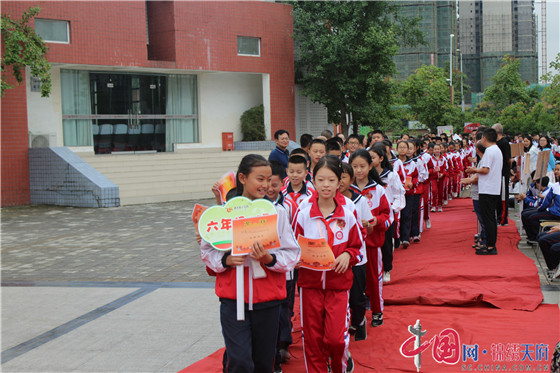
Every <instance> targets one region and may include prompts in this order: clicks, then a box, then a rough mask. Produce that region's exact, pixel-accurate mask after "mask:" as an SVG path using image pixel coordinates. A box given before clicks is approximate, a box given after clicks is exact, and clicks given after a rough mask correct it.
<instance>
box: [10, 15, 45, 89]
mask: <svg viewBox="0 0 560 373" xmlns="http://www.w3.org/2000/svg"><path fill="white" fill-rule="evenodd" d="M39 11H40V8H39V7H33V8H29V9H28V10H27V11H25V12H24V13H23V16H22V18H21V20H14V19H12V18H11V17H10V16H9V15H7V14H2V44H3V47H4V56H3V57H2V84H1V89H2V91H1V93H2V97H4V94H5V93H6V91H7V90H8V89H11V88H13V87H14V86H13V85H10V84H9V83H8V82H7V80H6V75H7V74H8V71H7V69H8V67H11V70H12V72H13V75H14V78H15V79H16V81H17V82H18V84H19V83H21V82H22V81H23V72H22V71H24V70H25V67H26V66H28V67H29V68H30V69H31V75H32V76H36V77H38V78H39V79H41V96H42V97H48V96H49V94H50V91H51V84H52V83H51V75H50V68H51V65H50V63H49V62H48V61H47V59H46V57H45V55H46V53H47V51H48V48H47V46H46V45H45V42H44V41H43V39H41V37H40V36H39V35H37V33H36V32H35V30H34V29H33V28H32V27H31V26H29V25H28V22H29V21H30V20H31V19H32V18H33V17H34V16H36V15H37V14H38V13H39Z"/></svg>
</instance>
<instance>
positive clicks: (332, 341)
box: [294, 192, 362, 373]
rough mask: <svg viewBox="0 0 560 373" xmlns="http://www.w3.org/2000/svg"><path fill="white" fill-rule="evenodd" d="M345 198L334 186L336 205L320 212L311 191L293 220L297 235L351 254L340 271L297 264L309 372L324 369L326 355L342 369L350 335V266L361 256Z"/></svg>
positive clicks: (352, 214)
mask: <svg viewBox="0 0 560 373" xmlns="http://www.w3.org/2000/svg"><path fill="white" fill-rule="evenodd" d="M341 198H342V199H341ZM344 198H345V197H344V196H343V195H342V194H340V192H337V197H336V198H335V201H337V206H336V209H335V211H334V212H333V213H332V214H331V215H330V216H328V217H327V218H324V217H323V214H322V213H321V211H320V210H319V206H318V202H317V200H318V196H317V195H316V194H314V195H313V196H311V197H309V199H308V200H306V201H304V202H303V203H302V204H301V205H300V207H299V209H298V211H297V212H296V217H295V221H294V232H295V235H296V237H299V236H300V235H302V236H305V237H307V238H314V239H318V238H324V239H326V240H327V241H328V243H329V246H330V247H331V249H332V251H333V254H334V257H335V258H337V257H338V256H339V255H340V254H342V253H344V252H347V253H348V254H350V266H349V267H348V269H347V270H346V272H344V273H342V274H338V273H336V272H335V271H313V270H310V269H306V268H300V269H299V274H298V285H299V286H300V288H301V289H300V313H301V324H302V329H303V338H302V340H303V351H304V357H305V366H306V370H307V372H321V373H324V372H327V362H328V358H329V357H330V358H331V368H332V371H333V372H340V373H342V372H345V371H346V357H347V350H348V344H349V341H350V336H349V334H348V327H349V323H350V310H349V305H348V299H349V290H350V288H351V287H352V281H353V274H352V268H351V266H353V265H355V264H356V263H358V262H359V260H360V247H361V246H362V233H361V232H360V229H361V224H359V223H358V222H357V220H356V212H355V207H354V206H353V203H352V202H351V201H350V202H346V201H345V200H344ZM348 201H349V200H348ZM350 205H352V209H351V208H350V207H349V206H350Z"/></svg>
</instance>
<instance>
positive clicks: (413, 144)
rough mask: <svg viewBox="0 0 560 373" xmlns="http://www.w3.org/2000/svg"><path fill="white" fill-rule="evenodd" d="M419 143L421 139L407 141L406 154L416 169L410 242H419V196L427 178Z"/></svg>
mask: <svg viewBox="0 0 560 373" xmlns="http://www.w3.org/2000/svg"><path fill="white" fill-rule="evenodd" d="M421 144H422V141H421V140H420V141H419V142H418V141H417V140H411V141H409V142H408V147H409V151H408V156H409V157H410V158H412V160H413V161H414V162H415V163H416V169H417V170H418V185H416V188H414V193H413V197H412V219H411V224H410V236H411V237H412V242H420V234H421V232H422V229H421V227H420V225H421V224H422V223H423V222H422V221H421V220H422V219H421V212H422V211H421V209H422V200H421V196H422V194H423V193H424V181H425V180H427V179H428V170H427V169H426V167H425V165H424V162H423V161H422V159H421V158H420V154H419V153H420V149H421V148H420V147H421Z"/></svg>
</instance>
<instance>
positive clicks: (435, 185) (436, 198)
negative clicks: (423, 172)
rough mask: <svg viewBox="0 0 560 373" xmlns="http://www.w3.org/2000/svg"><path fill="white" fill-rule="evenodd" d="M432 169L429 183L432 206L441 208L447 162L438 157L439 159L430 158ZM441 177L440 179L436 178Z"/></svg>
mask: <svg viewBox="0 0 560 373" xmlns="http://www.w3.org/2000/svg"><path fill="white" fill-rule="evenodd" d="M432 162H433V164H434V169H433V171H432V173H430V183H431V187H432V206H435V207H442V205H443V198H444V190H443V187H444V181H445V175H446V174H447V160H446V159H445V158H444V157H443V156H442V155H440V156H439V159H438V158H436V157H435V156H432ZM439 175H442V176H441V177H438V176H439Z"/></svg>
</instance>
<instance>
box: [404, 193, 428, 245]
mask: <svg viewBox="0 0 560 373" xmlns="http://www.w3.org/2000/svg"><path fill="white" fill-rule="evenodd" d="M421 196H422V195H421V194H413V195H412V221H411V223H410V235H411V236H412V237H416V236H420V197H421ZM407 203H408V202H407ZM422 223H424V222H422Z"/></svg>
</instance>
